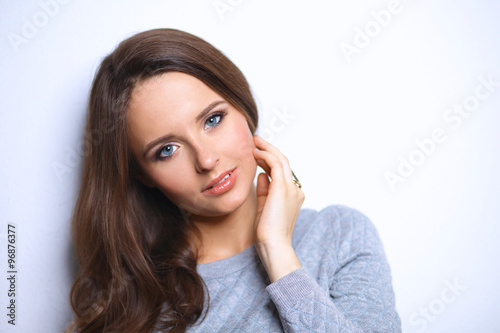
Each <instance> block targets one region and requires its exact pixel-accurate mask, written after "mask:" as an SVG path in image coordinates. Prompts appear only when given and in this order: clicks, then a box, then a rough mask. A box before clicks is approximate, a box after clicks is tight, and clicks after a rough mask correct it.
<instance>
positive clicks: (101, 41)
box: [0, 0, 500, 333]
mask: <svg viewBox="0 0 500 333" xmlns="http://www.w3.org/2000/svg"><path fill="white" fill-rule="evenodd" d="M50 2H51V1H50V0H44V1H42V2H39V1H31V0H29V1H26V0H25V1H15V2H11V1H6V0H1V1H0V78H1V79H0V147H1V153H2V159H1V161H2V162H1V163H0V180H1V183H0V219H1V224H0V229H1V230H0V237H1V238H0V242H1V246H0V258H1V259H0V267H1V272H2V273H1V274H0V281H1V282H0V309H2V310H0V318H1V319H0V331H2V332H60V331H62V330H63V329H64V327H65V325H66V324H67V323H68V322H69V321H70V319H71V311H70V308H69V304H68V294H69V289H70V287H71V285H72V283H73V279H74V275H73V272H74V270H75V265H74V262H73V252H72V247H71V240H70V237H69V227H70V214H71V211H72V208H73V205H74V202H75V199H76V193H77V191H78V187H77V184H78V178H79V175H80V170H81V159H80V157H79V155H78V152H79V151H80V148H79V147H80V144H81V142H82V138H83V125H84V122H83V120H84V116H85V111H86V103H87V97H88V92H89V88H90V84H91V80H92V78H93V75H94V73H95V71H96V68H97V66H98V65H99V63H100V61H101V59H102V58H103V57H104V56H105V55H106V54H108V53H109V52H111V51H112V49H113V48H114V47H115V46H116V44H117V43H118V42H120V41H121V40H123V39H124V38H126V37H129V36H131V35H132V34H134V33H136V32H140V31H143V30H147V29H151V28H158V27H171V28H177V29H181V30H185V31H188V32H191V33H193V34H195V35H198V36H200V37H202V38H204V39H206V40H207V41H208V42H210V43H212V44H214V45H215V46H216V47H218V48H219V49H220V50H222V51H223V52H224V53H225V54H226V55H228V56H229V57H230V59H232V60H233V61H234V62H235V63H236V65H237V66H239V67H240V69H241V70H242V71H243V73H244V74H245V75H246V77H247V79H248V81H249V82H250V85H251V87H252V89H253V91H254V93H255V97H256V99H257V101H258V105H259V112H260V116H261V123H260V129H259V130H260V132H261V133H262V135H263V136H264V137H267V138H268V139H270V140H271V142H272V143H273V144H274V145H276V146H277V147H278V148H280V149H281V150H282V151H283V152H284V153H285V155H287V157H288V158H289V160H290V163H291V165H292V167H293V169H294V171H295V173H296V174H297V176H298V177H299V179H300V180H301V182H302V184H303V185H304V187H303V189H304V191H305V193H306V201H305V203H304V207H309V208H315V209H321V208H323V207H325V206H326V205H329V204H345V205H348V206H351V207H354V208H357V209H359V210H360V211H362V212H363V213H365V214H366V215H367V216H369V217H370V219H371V220H372V221H373V222H374V223H375V225H376V226H377V228H378V230H379V233H380V236H381V237H382V239H383V242H384V246H385V250H386V253H387V257H388V259H389V262H390V264H391V268H392V276H393V284H394V289H395V292H396V302H397V310H398V312H399V314H400V316H401V319H402V322H403V331H404V332H482V333H487V332H499V331H500V319H499V318H500V317H499V316H498V302H499V301H498V299H499V298H500V288H499V286H498V282H500V269H499V268H498V262H499V260H498V254H500V243H499V242H498V241H497V239H498V237H499V236H500V226H499V222H500V211H499V208H498V203H499V202H500V201H499V199H500V190H499V189H500V176H499V171H498V170H500V158H499V155H500V145H499V143H500V141H499V139H500V134H499V133H500V132H499V130H498V127H499V125H500V116H499V106H500V86H496V87H493V88H491V89H492V92H490V93H489V96H488V97H487V98H484V100H480V101H479V105H477V108H476V109H475V110H474V111H471V112H469V113H468V114H467V118H463V120H462V122H461V123H460V125H459V126H457V127H456V128H454V127H453V125H454V124H456V123H455V122H450V121H446V120H445V118H444V117H445V115H446V114H447V112H448V111H447V110H448V109H449V108H452V107H453V105H454V104H461V103H463V102H464V101H468V102H470V103H473V102H474V98H475V97H474V94H475V92H476V88H477V87H478V85H480V84H481V83H480V80H479V77H483V78H484V79H486V80H487V79H488V77H491V78H492V80H493V81H495V82H500V20H499V19H498V17H499V14H500V5H499V4H498V2H495V1H487V0H475V1H465V0H454V1H451V0H441V1H438V0H434V1H430V0H413V1H403V0H401V2H400V3H399V9H400V12H399V13H397V14H392V15H391V19H390V22H388V23H386V24H385V26H383V27H381V28H380V25H378V26H377V25H376V24H374V22H376V21H374V16H373V14H372V11H375V12H379V13H380V11H381V10H383V9H384V10H385V9H387V8H388V5H389V3H390V1H389V0H380V1H379V0H370V1H368V0H359V1H352V2H349V1H333V0H329V1H319V0H313V1H284V0H280V1H263V0H254V1H245V0H220V1H214V0H200V1H194V0H191V1H165V0H162V1H152V0H148V1H117V0H115V1H96V0H92V1H89V0H87V1H78V0H73V1H67V0H66V2H67V3H64V4H62V0H61V4H60V5H57V6H54V5H53V4H52V5H50V6H49V5H42V4H43V3H50ZM221 4H222V5H221ZM224 4H226V6H230V7H226V11H219V12H218V11H217V10H216V7H215V5H220V6H223V5H224ZM44 7H45V9H44ZM221 8H222V7H221ZM228 8H229V9H228ZM37 25H38V27H37ZM377 27H379V28H380V29H379V30H380V31H377ZM357 29H361V30H365V29H372V30H369V31H368V32H369V34H371V36H372V37H368V39H369V40H367V38H365V40H364V42H365V44H367V45H361V44H360V43H361V42H363V40H362V39H363V38H362V37H360V36H359V33H357V31H359V30H357ZM357 34H358V36H357ZM355 42H356V43H357V44H358V46H360V47H359V48H358V49H357V53H354V54H352V55H351V56H350V57H347V56H346V55H345V54H344V53H343V52H342V49H341V46H342V45H343V47H346V45H347V44H349V45H351V46H352V47H355V45H356V44H355ZM343 43H344V44H343ZM361 46H362V47H361ZM349 60H350V61H349ZM479 89H480V92H481V93H482V94H483V95H485V94H486V93H487V92H488V91H487V90H485V89H484V88H479ZM483 95H481V96H483ZM476 100H477V99H476ZM471 105H472V104H471ZM278 114H281V115H282V117H283V114H288V116H286V118H279V117H278ZM292 117H293V119H292ZM283 119H285V120H283ZM273 124H274V125H273ZM436 128H440V129H441V130H442V132H443V133H444V136H445V138H446V139H445V140H444V142H441V143H437V144H435V147H434V148H433V150H432V151H431V152H429V154H428V155H423V153H419V152H418V149H419V147H418V146H417V144H416V143H415V140H420V141H421V140H424V139H429V138H431V137H432V132H433V131H434V130H435V129H436ZM266 129H267V130H266ZM427 148H428V149H431V148H432V147H430V145H427ZM419 154H420V155H419ZM419 156H420V160H418V157H419ZM410 157H412V158H413V161H414V162H418V163H420V165H418V166H416V167H415V169H414V170H413V172H412V173H411V174H409V175H408V174H407V175H405V176H406V177H403V178H401V179H400V180H403V181H402V182H398V183H396V184H395V186H394V188H393V190H391V186H390V185H389V183H388V181H387V180H386V178H385V177H386V175H387V173H388V172H391V173H393V174H394V175H397V173H398V168H402V167H400V163H401V162H400V158H402V159H406V160H408V159H409V158H410ZM55 166H59V167H60V168H59V169H55ZM61 166H63V167H62V169H61ZM57 170H59V171H57ZM61 170H64V172H61ZM400 171H405V170H400ZM406 171H408V170H406ZM408 173H410V172H408ZM9 223H14V224H16V225H17V242H16V248H17V254H16V255H17V265H18V266H17V268H18V275H17V281H16V289H17V290H16V291H17V299H16V304H17V309H16V310H17V318H16V326H15V327H13V326H11V325H8V324H7V319H8V318H7V316H6V313H7V309H6V306H7V304H8V303H7V302H8V301H9V299H8V297H7V290H8V285H7V281H6V275H7V273H6V272H7V264H6V263H7V252H6V251H7V249H6V245H5V244H6V231H7V224H9ZM449 285H454V286H455V287H453V288H452V289H450V287H449Z"/></svg>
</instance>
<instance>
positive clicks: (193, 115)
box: [128, 72, 257, 216]
mask: <svg viewBox="0 0 500 333" xmlns="http://www.w3.org/2000/svg"><path fill="white" fill-rule="evenodd" d="M128 131H129V144H130V148H131V150H132V154H133V155H134V157H135V159H136V161H137V162H138V164H139V166H140V169H141V171H140V173H138V174H137V178H138V179H139V180H140V181H141V182H142V183H144V184H145V185H147V186H150V187H157V188H158V189H159V190H161V191H162V192H163V194H164V195H165V196H167V198H169V199H170V200H171V201H172V202H173V203H175V204H176V205H177V206H178V207H180V208H183V209H185V210H187V211H188V212H190V213H192V214H196V215H200V216H219V215H225V214H228V213H230V212H232V211H234V210H236V209H237V208H238V207H240V206H241V205H242V204H243V203H244V202H245V200H246V199H247V198H248V196H249V194H250V191H251V189H252V186H253V179H254V177H255V172H256V167H257V163H256V161H255V158H254V155H253V150H254V149H255V145H254V143H253V135H252V133H251V131H250V129H249V127H248V123H247V120H246V118H245V117H244V116H243V114H242V113H240V112H239V111H238V110H237V109H235V108H234V107H233V106H231V105H230V104H229V103H228V102H226V101H225V100H224V99H223V98H222V97H221V96H219V95H218V94H217V93H215V92H214V91H213V90H211V89H210V88H209V87H208V86H206V85H205V84H204V83H203V82H202V81H200V80H198V79H197V78H195V77H193V76H190V75H187V74H184V73H179V72H169V73H166V74H162V75H159V76H156V77H153V78H151V79H148V80H145V81H143V82H142V83H139V84H138V85H137V86H136V87H135V88H134V90H133V91H132V96H131V101H130V106H129V116H128ZM228 174H229V176H228V177H227V175H228ZM214 184H215V185H214ZM211 185H214V186H212V187H211Z"/></svg>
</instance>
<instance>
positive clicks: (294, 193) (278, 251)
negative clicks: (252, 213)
mask: <svg viewBox="0 0 500 333" xmlns="http://www.w3.org/2000/svg"><path fill="white" fill-rule="evenodd" d="M254 142H255V146H256V147H257V149H255V150H254V156H255V159H256V160H257V164H258V165H259V166H260V167H262V169H264V171H265V172H266V173H261V174H259V176H258V179H257V215H256V219H255V223H254V234H255V246H256V249H257V251H258V252H259V255H260V257H261V260H262V262H263V264H264V266H265V268H266V271H267V273H268V275H269V277H270V279H271V281H272V282H274V281H276V280H278V279H279V278H281V277H282V276H284V275H286V274H288V273H290V272H292V271H293V270H295V269H297V268H299V267H301V266H302V265H301V264H300V262H299V261H298V259H297V256H296V255H295V251H294V250H293V248H292V234H293V228H294V226H295V221H296V220H297V216H298V214H299V211H300V207H301V206H302V203H303V202H304V198H305V196H304V193H303V192H302V190H301V189H299V188H298V187H297V186H296V185H295V184H294V182H293V178H292V171H291V169H290V164H289V162H288V159H287V158H286V157H285V156H284V155H283V154H282V153H281V152H280V151H279V150H278V149H276V148H275V147H274V146H273V145H271V144H270V143H269V142H267V141H265V140H264V139H262V138H261V137H260V136H258V135H255V136H254ZM268 176H269V177H271V182H270V181H269V178H268Z"/></svg>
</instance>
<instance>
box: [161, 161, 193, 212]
mask: <svg viewBox="0 0 500 333" xmlns="http://www.w3.org/2000/svg"><path fill="white" fill-rule="evenodd" d="M172 175H175V177H172ZM155 178H156V179H155V180H156V183H157V184H158V188H159V189H160V190H161V191H162V192H163V194H164V195H165V196H166V197H167V198H169V199H170V201H172V202H173V203H178V202H180V201H182V200H183V199H184V198H185V197H190V196H191V195H192V193H191V192H192V191H193V190H194V189H195V188H197V186H196V184H193V182H192V181H191V180H193V175H192V174H189V172H188V169H187V168H186V167H183V165H178V166H175V167H173V168H168V170H158V172H157V173H155Z"/></svg>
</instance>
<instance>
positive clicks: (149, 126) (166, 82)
mask: <svg viewBox="0 0 500 333" xmlns="http://www.w3.org/2000/svg"><path fill="white" fill-rule="evenodd" d="M217 99H222V98H221V97H220V96H219V95H218V94H217V93H215V92H214V91H213V90H212V89H210V88H209V87H208V86H207V85H205V83H203V82H202V81H200V80H198V79H197V78H195V77H193V76H191V75H188V74H184V73H179V72H170V73H166V74H162V75H158V76H155V77H152V78H150V79H147V80H145V81H143V82H140V83H139V84H137V86H136V87H134V89H133V90H132V94H131V99H130V104H129V108H128V126H129V130H130V131H131V132H133V134H135V135H136V136H140V137H142V136H143V134H148V133H150V134H154V135H156V134H157V133H159V132H165V130H169V131H172V130H174V129H176V128H179V126H183V125H186V122H187V121H189V122H190V123H192V122H193V121H194V119H195V118H196V116H197V115H198V114H199V113H200V112H201V111H202V110H203V109H204V108H205V107H206V106H207V105H209V104H210V103H212V102H213V101H215V100H217ZM148 136H150V135H148Z"/></svg>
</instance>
